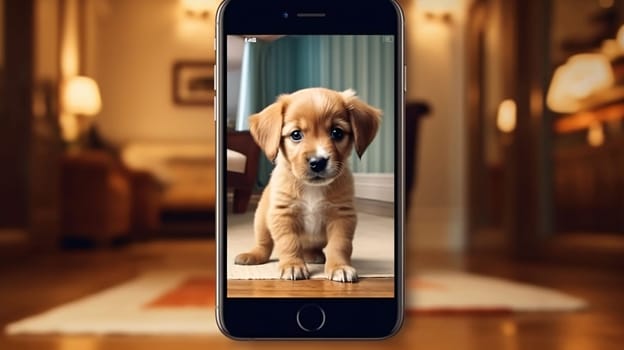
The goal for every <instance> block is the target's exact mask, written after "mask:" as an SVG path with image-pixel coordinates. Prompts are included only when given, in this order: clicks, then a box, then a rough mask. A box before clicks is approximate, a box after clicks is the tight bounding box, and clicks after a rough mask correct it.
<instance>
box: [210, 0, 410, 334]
mask: <svg viewBox="0 0 624 350" xmlns="http://www.w3.org/2000/svg"><path fill="white" fill-rule="evenodd" d="M354 9H355V10H354ZM284 11H287V12H289V13H290V14H293V13H302V12H304V13H326V16H324V17H316V18H307V17H306V18H302V17H298V16H292V15H289V16H288V18H283V17H281V16H280V14H282V13H284ZM230 16H232V18H235V19H236V21H234V20H230V21H229V20H228V19H229V18H230ZM355 16H357V17H355ZM216 18H217V19H216V31H215V32H216V38H215V49H216V52H217V54H216V55H215V56H216V71H215V80H216V84H215V85H216V87H217V94H216V97H215V102H216V104H215V119H216V125H217V128H216V129H217V152H216V161H217V184H216V189H217V205H216V207H217V211H216V225H217V235H216V237H217V262H216V263H217V286H216V318H217V323H218V325H219V328H220V329H221V331H222V332H223V333H224V334H225V335H227V336H228V337H230V338H233V339H302V338H305V339H364V338H365V339H382V338H386V337H389V336H392V335H393V334H395V333H396V332H397V331H398V329H399V328H400V327H401V325H402V323H403V309H404V244H403V242H404V211H405V210H404V208H405V198H404V193H403V189H404V188H405V186H404V163H405V159H404V144H405V142H404V124H405V108H404V105H405V102H404V99H405V96H404V94H405V89H404V88H405V81H404V79H405V76H404V73H405V60H404V52H405V50H404V19H403V13H402V10H401V8H400V7H399V5H398V4H397V3H396V2H395V1H394V0H375V1H365V2H364V1H356V0H341V1H336V0H315V1H310V2H309V3H307V4H305V3H301V2H297V3H294V2H292V1H288V0H276V1H267V2H257V1H254V0H225V1H223V2H222V3H221V5H220V6H219V9H218V11H217V16H216ZM354 18H357V19H358V20H357V21H355V20H353V19H354ZM267 19H270V20H267ZM349 19H351V20H349ZM311 22H314V23H311ZM245 34H253V35H261V34H286V35H292V34H353V35H357V34H388V35H395V36H396V40H395V42H396V44H395V58H396V62H395V83H396V86H395V91H396V92H397V93H396V104H395V116H396V117H395V118H396V123H395V125H396V130H395V135H396V138H395V149H396V154H395V157H396V162H395V203H396V205H395V296H394V298H351V297H344V298H228V297H227V290H226V288H227V277H226V273H225V267H226V263H225V259H226V238H225V230H226V227H225V216H226V215H227V213H226V210H225V204H226V200H227V199H226V195H227V194H226V190H225V177H226V175H225V174H226V171H225V170H224V169H226V165H225V161H226V159H225V157H224V154H225V149H226V145H225V142H226V122H225V118H226V116H225V114H224V113H223V110H224V109H223V108H222V106H225V105H226V96H225V94H222V93H221V94H219V93H218V92H219V91H227V90H226V85H225V84H226V79H225V78H224V77H223V76H224V74H223V73H225V72H226V71H227V69H226V52H225V49H224V48H225V42H226V40H225V39H226V36H227V35H245ZM222 75H223V76H222ZM306 303H315V304H318V305H320V306H322V307H323V308H324V309H325V310H326V312H327V313H328V314H329V315H328V317H327V318H328V322H329V324H327V325H326V326H325V327H323V328H322V329H321V330H319V331H317V332H313V333H308V332H305V331H303V330H301V329H299V328H298V326H297V324H296V321H295V318H294V315H295V313H296V310H297V309H298V308H299V307H301V306H302V305H303V304H306ZM253 315H257V316H262V315H270V319H271V320H282V319H283V320H284V321H285V317H287V316H288V317H292V322H262V321H255V320H262V317H253ZM265 317H266V316H265ZM371 321H374V322H371Z"/></svg>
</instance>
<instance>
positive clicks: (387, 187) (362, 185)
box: [353, 173, 394, 203]
mask: <svg viewBox="0 0 624 350" xmlns="http://www.w3.org/2000/svg"><path fill="white" fill-rule="evenodd" d="M353 180H354V184H355V197H357V198H362V199H370V200H375V201H382V202H390V203H392V202H394V174H390V173H371V174H369V173H355V174H353Z"/></svg>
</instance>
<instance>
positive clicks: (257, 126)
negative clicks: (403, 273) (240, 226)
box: [235, 88, 381, 282]
mask: <svg viewBox="0 0 624 350" xmlns="http://www.w3.org/2000/svg"><path fill="white" fill-rule="evenodd" d="M380 122H381V111H380V110H378V109H376V108H373V107H371V106H369V105H368V104H366V103H364V102H362V101H361V100H360V99H358V98H357V97H356V96H355V92H354V91H353V90H346V91H343V92H337V91H333V90H328V89H324V88H309V89H303V90H299V91H296V92H294V93H292V94H290V95H282V96H280V97H279V98H278V99H277V101H276V102H275V103H273V104H271V105H270V106H268V107H266V108H265V109H264V110H262V111H261V112H260V113H258V114H255V115H252V116H251V117H250V118H249V123H250V131H251V134H252V135H253V137H254V139H255V140H256V142H257V143H258V144H259V145H260V147H261V148H262V149H263V151H264V152H265V153H266V155H267V157H268V158H269V159H271V160H274V161H275V169H274V170H273V173H272V174H271V179H270V180H269V184H268V185H267V187H266V188H265V190H264V192H263V193H262V197H261V198H260V202H259V203H258V209H257V210H256V213H255V218H254V233H255V238H256V246H255V247H254V248H253V249H251V250H250V251H249V252H247V253H243V254H240V255H238V256H237V257H236V260H235V262H236V264H241V265H255V264H263V263H266V262H267V261H268V260H269V257H270V256H271V252H272V250H273V246H275V248H276V249H277V253H278V256H279V268H280V273H281V275H280V276H281V278H283V279H292V280H296V279H307V278H309V277H310V273H309V272H308V269H307V267H306V262H307V263H325V273H326V274H327V277H328V278H329V279H330V280H334V281H339V282H354V281H357V278H358V277H357V272H356V271H355V269H354V268H353V267H352V266H351V252H352V250H353V247H352V241H353V234H354V232H355V226H356V223H357V217H356V212H355V209H354V206H353V177H352V175H351V171H350V170H349V166H348V163H347V161H348V159H349V156H350V154H351V150H352V149H353V148H355V151H356V153H357V154H358V156H360V157H361V156H362V153H364V151H365V150H366V148H367V147H368V145H369V144H370V143H371V142H372V141H373V138H374V137H375V135H376V133H377V130H378V129H379V124H380ZM323 249H325V253H323ZM325 254H327V259H326V258H325Z"/></svg>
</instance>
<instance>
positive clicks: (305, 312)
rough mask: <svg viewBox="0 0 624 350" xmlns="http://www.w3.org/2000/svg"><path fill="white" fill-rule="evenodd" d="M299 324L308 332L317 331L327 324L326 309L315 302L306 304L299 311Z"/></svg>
mask: <svg viewBox="0 0 624 350" xmlns="http://www.w3.org/2000/svg"><path fill="white" fill-rule="evenodd" d="M297 324H298V325H299V328H301V329H303V330H304V331H306V332H316V331H318V330H319V329H321V328H323V326H324V325H325V311H323V309H322V308H321V307H320V306H318V305H315V304H306V305H304V306H302V307H301V309H299V311H297Z"/></svg>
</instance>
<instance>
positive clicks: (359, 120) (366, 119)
mask: <svg viewBox="0 0 624 350" xmlns="http://www.w3.org/2000/svg"><path fill="white" fill-rule="evenodd" d="M341 94H342V97H343V98H344V100H345V104H346V106H347V110H348V111H349V115H350V117H351V129H352V130H353V141H354V143H355V152H356V153H357V155H358V157H360V158H362V154H364V151H366V148H367V147H368V145H370V143H371V142H373V139H374V138H375V135H376V134H377V130H378V129H379V124H381V110H379V109H377V108H375V107H373V106H371V105H369V104H367V103H365V102H364V101H362V100H360V99H359V98H358V97H357V96H356V95H355V91H353V90H351V89H348V90H345V91H343V92H342V93H341Z"/></svg>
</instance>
